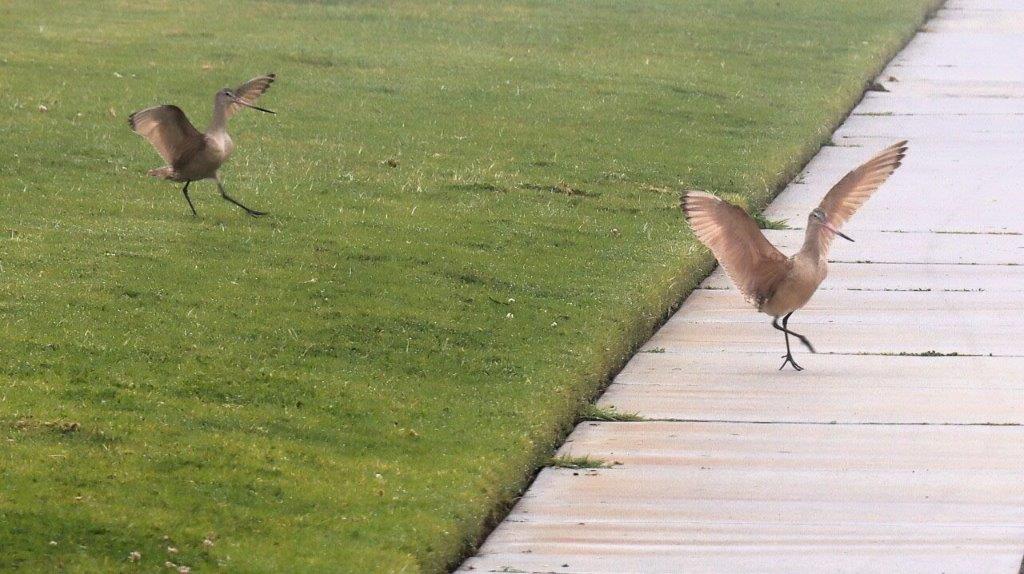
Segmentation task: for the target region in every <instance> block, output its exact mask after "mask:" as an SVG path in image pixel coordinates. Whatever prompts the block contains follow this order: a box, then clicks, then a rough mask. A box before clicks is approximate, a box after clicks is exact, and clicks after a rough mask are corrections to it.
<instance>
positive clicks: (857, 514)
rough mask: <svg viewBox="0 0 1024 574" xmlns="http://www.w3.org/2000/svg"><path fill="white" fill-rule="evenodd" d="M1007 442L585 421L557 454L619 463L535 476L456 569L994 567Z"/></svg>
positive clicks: (1011, 545)
mask: <svg viewBox="0 0 1024 574" xmlns="http://www.w3.org/2000/svg"><path fill="white" fill-rule="evenodd" d="M1021 439H1024V429H1022V428H1021V427H887V426H845V425H777V424H776V425H753V424H706V423H704V424H700V423H657V422H656V423H639V424H634V423H603V424H602V423H586V424H584V425H581V427H579V428H578V430H577V431H576V432H575V433H574V434H573V436H572V437H571V438H570V442H569V443H567V445H566V447H565V448H564V449H563V452H572V453H574V454H582V453H584V452H586V453H587V454H591V455H593V456H597V457H602V458H606V459H607V460H613V461H618V462H621V463H622V465H621V466H617V467H615V468H612V469H606V470H592V471H570V470H550V469H549V470H546V471H544V472H542V473H541V475H540V476H539V477H538V479H537V481H536V483H535V485H534V488H533V489H531V491H530V493H528V494H527V496H524V497H523V499H522V500H521V501H520V503H519V504H518V505H517V506H516V508H515V509H514V510H513V512H512V514H511V515H510V517H509V521H508V522H507V523H506V524H504V525H502V526H500V527H499V528H498V529H497V530H496V531H495V532H494V533H493V534H492V536H491V539H490V540H489V541H488V543H487V544H485V546H484V547H483V548H482V549H481V553H480V557H479V558H477V559H476V560H474V561H471V562H467V566H473V568H474V570H476V571H480V570H483V571H488V570H490V571H502V570H501V568H503V567H512V568H517V569H521V570H522V569H523V567H525V571H544V568H548V567H552V568H555V569H554V570H553V571H555V572H560V571H570V572H571V571H577V572H680V571H687V572H689V571H698V572H736V571H757V572H820V571H830V572H832V571H849V572H863V571H872V572H874V571H899V572H935V571H943V572H950V571H962V572H971V571H977V570H976V568H977V567H978V566H979V565H984V566H985V567H986V568H987V567H991V568H995V570H993V571H1007V570H1006V567H1007V566H1012V567H1014V568H1016V567H1017V566H1019V563H1015V559H1016V561H1017V562H1019V558H1020V556H1019V554H1020V551H1021V542H1020V541H1021V539H1022V536H1024V528H1022V527H1021V526H1020V524H1021V523H1022V521H1024V491H1022V490H1021V489H1020V488H1018V487H1017V477H1018V476H1019V474H1020V473H1021V472H1022V471H1024V456H1021V455H1022V454H1024V453H1022V452H1021V449H1022V448H1024V446H1022V445H1024V440H1021ZM961 441H967V442H966V444H969V445H973V451H971V452H973V453H974V454H973V456H972V455H968V456H964V452H965V450H964V449H961V448H957V445H962V444H964V443H963V442H961ZM837 455H841V456H837ZM993 460H996V461H999V462H998V463H997V465H996V466H992V464H991V461H993ZM837 484H842V485H843V486H842V488H837V487H836V485H837ZM880 486H884V488H879V487H880ZM938 500H941V501H942V502H941V503H936V502H935V501H938ZM970 555H975V556H978V557H979V560H980V562H975V563H973V564H972V563H970V561H967V560H966V557H968V556H970ZM563 565H565V566H563ZM936 567H938V568H939V569H938V570H936ZM879 568H885V569H889V568H891V569H892V570H879ZM972 568H974V570H972ZM505 571H510V570H505ZM511 571H515V570H511ZM1009 571H1012V570H1009Z"/></svg>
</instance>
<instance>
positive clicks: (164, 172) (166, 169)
mask: <svg viewBox="0 0 1024 574" xmlns="http://www.w3.org/2000/svg"><path fill="white" fill-rule="evenodd" d="M146 175H151V176H153V177H159V178H160V179H174V168H173V167H171V166H169V165H165V166H163V167H158V168H156V169H151V170H149V171H147V172H146Z"/></svg>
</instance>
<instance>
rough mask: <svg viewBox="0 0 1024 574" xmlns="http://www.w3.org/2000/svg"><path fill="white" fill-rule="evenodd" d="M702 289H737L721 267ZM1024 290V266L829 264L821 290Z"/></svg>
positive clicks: (703, 284)
mask: <svg viewBox="0 0 1024 574" xmlns="http://www.w3.org/2000/svg"><path fill="white" fill-rule="evenodd" d="M701 288H702V289H713V290H722V289H735V287H733V285H732V282H731V281H729V278H728V277H727V276H726V274H725V272H724V271H722V270H721V269H716V270H715V271H714V273H712V274H711V276H710V277H708V278H707V279H705V280H704V282H703V283H701ZM922 289H923V290H928V291H988V292H1000V291H1003V292H1021V291H1024V265H914V264H907V265H903V264H899V263H893V264H887V265H865V264H860V263H830V264H829V271H828V277H827V278H826V279H825V281H824V282H823V283H822V284H821V286H820V287H818V290H819V291H836V290H838V291H848V290H860V291H910V290H922Z"/></svg>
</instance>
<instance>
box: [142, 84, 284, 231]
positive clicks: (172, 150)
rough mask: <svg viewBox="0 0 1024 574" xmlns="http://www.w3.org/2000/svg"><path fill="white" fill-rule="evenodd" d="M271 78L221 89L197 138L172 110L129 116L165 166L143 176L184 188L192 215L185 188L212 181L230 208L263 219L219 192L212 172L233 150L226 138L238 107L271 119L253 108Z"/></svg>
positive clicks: (156, 109) (178, 112)
mask: <svg viewBox="0 0 1024 574" xmlns="http://www.w3.org/2000/svg"><path fill="white" fill-rule="evenodd" d="M275 77H276V76H274V74H267V75H265V76H259V77H256V78H253V79H251V80H249V81H248V82H246V83H244V84H242V85H241V86H238V87H237V88H235V89H234V90H231V89H228V88H224V89H222V90H220V91H219V92H217V93H216V94H215V95H214V97H213V119H212V120H211V121H210V126H209V127H208V128H206V132H205V133H204V132H200V131H199V130H197V129H196V128H195V126H193V125H192V123H191V122H190V121H188V118H187V117H186V116H185V112H183V111H181V108H179V107H178V106H173V105H163V106H155V107H152V108H146V109H144V110H142V111H138V112H135V113H133V114H132V115H130V116H128V125H130V126H131V128H132V130H134V131H135V133H137V134H139V135H141V136H142V137H144V138H146V139H147V140H149V143H151V144H153V147H154V148H156V151H157V153H158V154H160V157H162V158H164V161H166V162H167V164H168V165H165V166H164V167H158V168H156V169H151V170H149V171H148V172H147V174H148V175H151V176H153V177H158V178H160V179H167V180H170V181H176V182H178V183H182V182H184V184H185V187H183V188H181V193H182V194H183V195H184V196H185V201H187V202H188V206H189V208H191V209H192V215H193V216H195V215H196V208H195V206H194V205H192V199H191V198H190V197H189V196H188V186H189V184H191V183H192V182H193V181H199V180H203V179H212V180H214V181H215V182H217V189H218V190H220V195H221V197H223V198H224V199H226V200H228V201H230V202H231V203H233V204H235V205H237V206H238V207H241V208H242V209H244V210H245V212H246V213H248V214H249V215H251V216H253V217H259V216H260V215H266V213H265V212H262V211H256V210H255V209H249V208H248V207H246V206H244V205H242V204H241V203H240V202H239V201H238V200H236V199H235V198H233V197H231V196H230V195H228V194H227V192H226V191H224V184H222V183H221V181H220V176H219V175H218V174H217V170H218V169H219V168H220V166H222V165H223V164H224V162H226V161H227V160H228V158H229V157H230V156H231V152H232V151H234V149H235V144H234V142H232V141H231V136H229V135H228V132H227V124H228V119H229V118H230V117H231V116H233V115H235V113H236V112H237V111H238V110H240V109H242V108H243V107H246V108H252V109H254V110H259V111H261V112H267V113H268V114H273V113H276V112H272V111H270V110H268V109H265V108H261V107H259V106H256V105H254V104H253V102H255V101H256V99H257V98H259V97H260V96H261V95H263V92H266V91H267V88H269V87H270V84H272V83H273V82H274V79H275Z"/></svg>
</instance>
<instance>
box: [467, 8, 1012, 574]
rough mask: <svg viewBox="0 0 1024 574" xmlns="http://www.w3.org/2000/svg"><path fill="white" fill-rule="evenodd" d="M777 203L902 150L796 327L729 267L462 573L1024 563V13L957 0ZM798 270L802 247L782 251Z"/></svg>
mask: <svg viewBox="0 0 1024 574" xmlns="http://www.w3.org/2000/svg"><path fill="white" fill-rule="evenodd" d="M879 81H880V82H881V83H882V84H883V85H885V86H886V87H887V88H888V89H889V92H869V93H868V94H867V95H866V96H865V98H864V100H863V101H862V102H861V103H860V105H859V106H858V107H857V108H856V109H855V110H854V112H853V114H852V115H851V116H850V117H849V118H848V120H847V121H846V123H844V124H843V126H841V127H840V128H839V129H838V130H837V132H836V133H835V135H834V137H833V141H834V143H835V144H836V145H835V146H830V147H826V148H824V149H823V150H822V151H821V153H819V154H818V156H817V157H816V158H815V159H814V160H813V161H812V162H811V163H810V164H809V165H808V167H807V169H806V172H805V174H804V175H803V176H802V177H800V178H798V179H797V180H796V182H794V183H793V184H791V185H790V186H789V187H788V188H787V189H786V190H785V191H784V192H783V193H782V194H781V195H780V196H779V198H778V199H777V200H776V202H775V203H774V204H773V205H772V206H771V207H770V209H769V210H768V212H767V214H768V215H769V216H770V217H773V218H785V219H788V220H789V222H790V224H791V225H795V226H800V227H802V226H803V225H804V223H805V221H806V217H807V213H808V212H809V211H810V210H811V209H812V208H814V207H815V206H816V205H817V203H818V201H819V200H820V199H821V197H822V196H823V195H824V193H825V192H826V191H827V190H828V189H829V187H830V186H831V185H832V184H833V183H834V182H836V181H837V180H838V179H839V178H840V177H841V176H842V175H843V174H844V173H846V172H847V171H848V170H850V169H851V168H853V167H855V166H857V165H859V164H860V163H861V162H862V161H864V160H866V159H867V158H868V157H870V156H871V155H872V154H874V153H875V152H877V151H878V150H880V149H882V148H884V147H885V146H887V145H889V144H891V143H893V142H895V141H897V140H899V139H903V138H906V139H908V140H909V141H910V150H909V152H908V155H907V159H906V161H905V164H904V166H903V167H902V168H900V169H899V170H898V171H897V172H896V173H895V175H894V176H893V177H892V178H891V179H890V181H889V182H888V183H887V184H886V185H885V186H883V188H882V189H881V190H880V191H879V192H878V193H877V194H876V195H875V197H873V198H872V199H871V200H870V201H868V202H867V204H866V205H865V206H864V207H863V208H862V209H861V210H860V212H858V214H857V215H856V216H855V217H854V218H853V219H852V220H851V221H850V223H849V224H848V225H847V226H846V229H845V231H847V232H848V233H849V234H850V235H851V236H853V237H854V238H855V239H856V240H857V243H854V244H850V243H846V242H842V241H840V242H837V243H836V245H835V246H834V248H833V253H832V258H833V260H834V261H836V262H837V263H835V264H833V265H832V266H831V268H830V276H829V278H828V279H826V281H825V284H824V285H823V287H822V291H820V292H819V293H818V294H817V295H815V297H814V299H812V301H811V303H810V304H809V305H808V307H807V308H806V309H804V310H802V311H798V312H797V313H796V314H794V316H793V319H792V321H791V322H790V325H791V327H792V328H793V329H794V330H796V331H797V332H800V333H803V334H805V335H807V336H808V337H809V338H810V339H811V340H812V341H813V342H814V343H815V345H816V347H817V348H818V349H819V353H820V354H817V355H809V354H807V353H806V352H803V349H800V352H799V354H798V357H797V360H798V361H799V362H800V363H801V364H802V365H803V366H804V367H806V368H807V370H806V371H804V372H802V373H797V372H794V371H792V370H786V371H783V372H779V371H777V370H776V369H777V368H778V366H779V364H780V363H781V361H782V359H781V358H780V355H782V354H783V351H784V347H783V341H782V338H781V336H780V335H779V333H778V332H777V331H775V330H774V329H772V328H771V326H770V324H769V320H768V319H767V318H766V317H765V316H763V315H758V314H756V313H755V312H754V311H752V310H751V309H750V308H748V307H747V306H746V305H745V304H744V303H743V300H742V297H741V296H740V295H739V294H738V293H737V292H736V291H735V290H733V288H732V286H731V285H729V283H728V281H727V280H726V279H725V278H724V276H723V274H722V273H721V271H716V272H715V273H714V275H713V276H712V277H710V278H709V279H708V280H707V281H706V282H705V283H704V284H703V285H702V288H701V289H698V290H697V291H695V292H694V293H693V295H692V296H691V297H690V298H689V299H688V300H687V301H686V303H685V304H684V305H683V307H682V308H681V309H680V310H679V312H678V313H677V314H676V315H675V316H674V317H673V318H672V319H671V320H670V321H669V322H668V323H667V324H666V325H665V326H664V327H663V328H662V329H661V330H660V331H659V332H658V333H657V334H656V335H655V336H654V337H653V338H652V339H651V340H650V341H649V342H648V343H647V344H646V345H645V347H644V349H643V350H641V352H640V353H638V354H637V355H636V356H635V357H634V358H633V359H632V360H631V361H630V363H629V364H628V365H627V367H626V368H625V369H624V370H623V371H622V373H621V374H620V375H619V376H618V377H617V378H616V379H615V381H614V383H613V384H612V385H611V387H610V388H609V389H608V392H607V393H606V394H605V395H604V397H603V398H602V399H601V401H600V403H601V404H602V405H604V406H615V407H616V408H617V409H618V410H620V411H626V412H628V411H636V412H639V413H640V414H641V415H644V416H645V417H647V418H648V419H649V420H647V421H645V422H637V423H584V424H581V425H580V426H579V427H578V428H577V429H576V430H575V431H574V432H573V434H572V435H571V436H570V437H569V440H568V441H567V443H566V444H565V446H564V447H563V448H562V453H563V454H573V455H591V456H595V457H599V458H603V459H606V460H608V461H615V462H617V463H621V464H617V465H616V466H614V467H613V468H609V469H600V470H579V471H574V470H569V469H545V470H544V471H543V472H541V474H540V475H539V476H538V478H537V480H536V482H535V483H534V484H533V485H532V486H531V488H530V489H529V491H528V492H527V493H526V494H525V496H524V497H523V498H522V500H521V501H520V502H519V503H518V504H517V505H516V507H515V508H514V509H513V511H512V513H511V514H510V515H509V517H508V518H507V519H506V520H505V522H504V523H502V524H501V525H500V526H499V527H498V528H497V529H496V530H495V531H494V532H493V533H492V535H491V536H490V538H489V539H488V540H487V542H486V543H485V544H484V545H483V547H482V548H481V549H480V552H479V555H478V556H476V557H473V558H470V559H469V560H467V561H466V562H465V564H463V566H462V568H461V569H460V572H559V573H561V572H565V573H585V572H586V573H598V572H600V573H609V574H611V573H616V574H620V573H632V572H635V573H666V574H667V573H678V572H723V573H733V572H787V573H793V572H901V573H907V572H929V573H932V572H936V573H937V572H945V573H952V572H971V573H976V572H985V573H994V572H1006V573H1008V574H1009V573H1016V572H1018V571H1019V570H1020V569H1021V562H1022V557H1024V426H1022V425H1024V235H1022V233H1024V145H1022V144H1024V3H1021V2H1017V1H1016V0H950V2H949V3H948V4H947V6H946V7H945V8H944V9H943V10H941V11H940V12H939V14H938V15H937V16H936V18H934V19H933V20H932V21H930V22H929V23H928V24H927V26H926V27H925V28H924V29H923V31H922V33H920V34H918V35H917V37H916V38H915V39H914V40H913V41H912V42H911V43H910V44H909V45H908V46H907V48H906V49H905V50H903V52H902V53H900V54H899V55H898V56H897V57H896V58H895V59H894V60H893V62H892V63H891V64H890V65H889V67H888V69H887V70H886V71H885V72H884V73H883V74H882V75H881V76H880V77H879ZM769 238H770V239H771V240H772V242H773V243H775V244H776V245H779V246H780V248H781V249H782V250H783V252H785V253H792V252H794V251H795V250H796V249H797V248H798V247H799V243H800V239H801V238H802V230H794V231H779V232H769Z"/></svg>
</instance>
